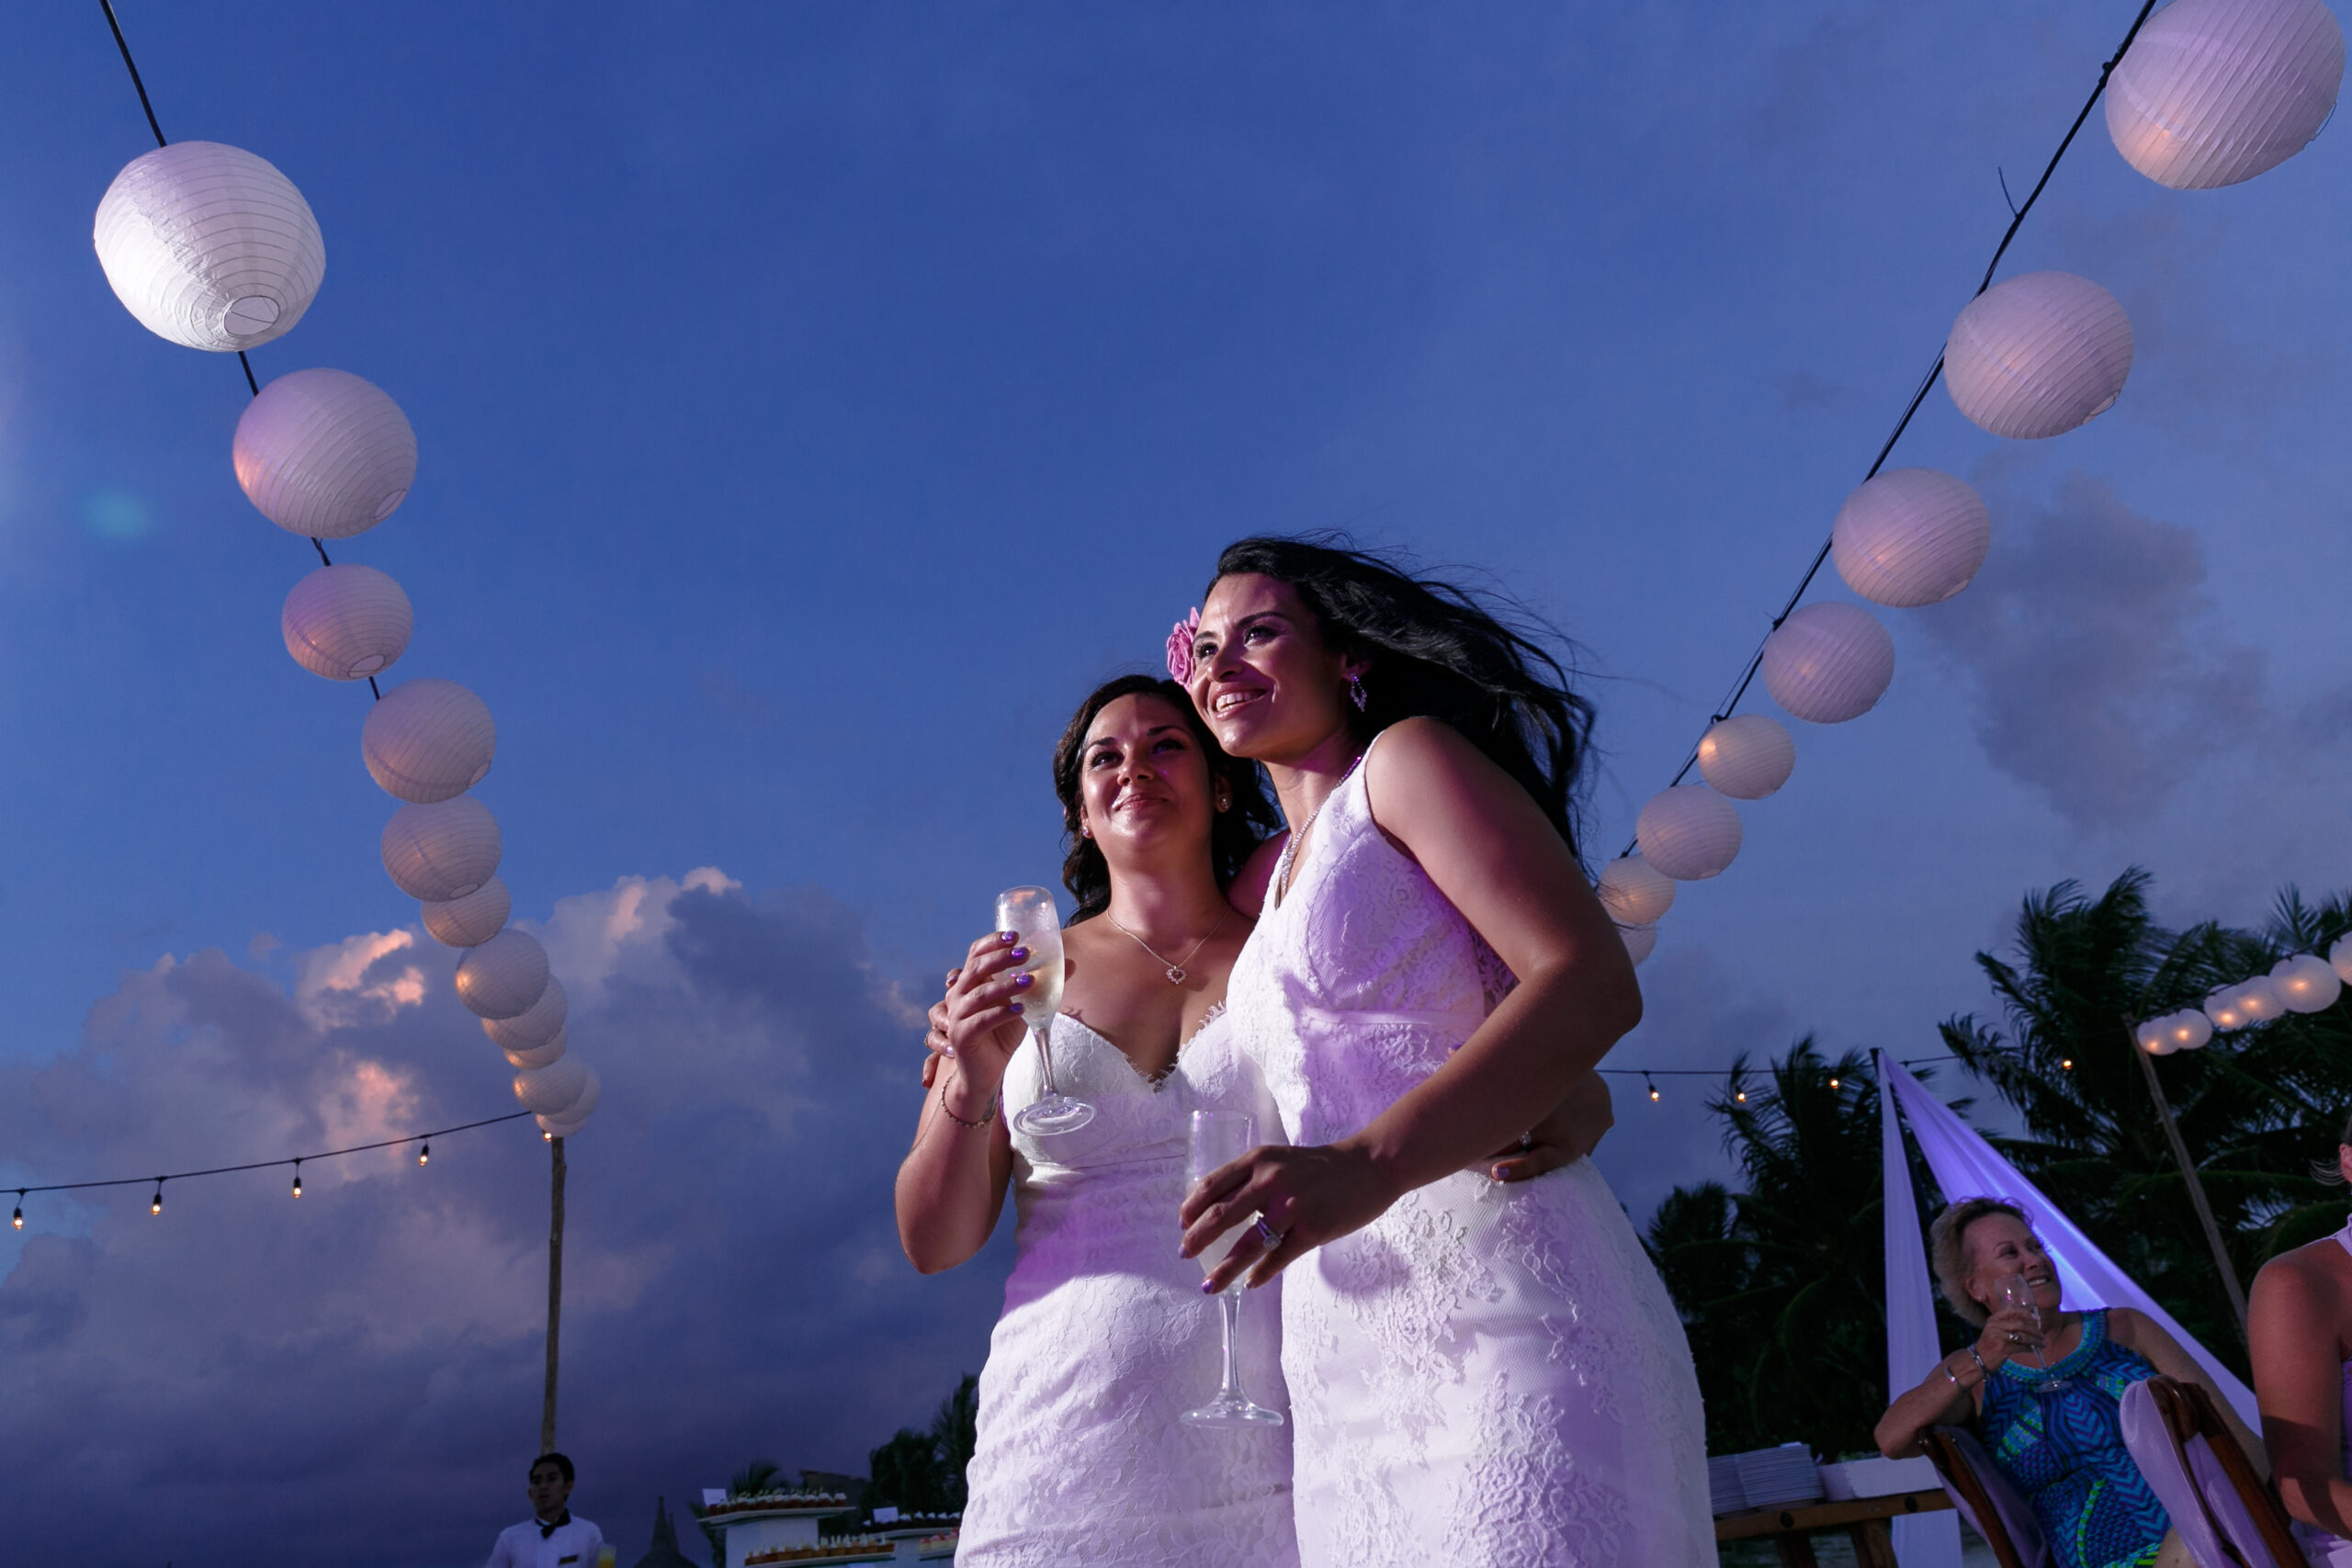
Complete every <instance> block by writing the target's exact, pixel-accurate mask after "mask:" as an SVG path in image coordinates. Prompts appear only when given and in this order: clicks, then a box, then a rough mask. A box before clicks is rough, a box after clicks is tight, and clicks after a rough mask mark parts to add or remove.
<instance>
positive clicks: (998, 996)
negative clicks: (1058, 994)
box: [933, 931, 1035, 1097]
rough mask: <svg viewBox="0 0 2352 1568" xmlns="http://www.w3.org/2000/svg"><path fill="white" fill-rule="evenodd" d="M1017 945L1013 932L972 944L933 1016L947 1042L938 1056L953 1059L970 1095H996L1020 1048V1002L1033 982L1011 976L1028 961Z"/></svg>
mask: <svg viewBox="0 0 2352 1568" xmlns="http://www.w3.org/2000/svg"><path fill="white" fill-rule="evenodd" d="M1018 942H1019V938H1018V937H1017V936H1015V935H1014V934H1013V933H1012V932H1009V931H992V932H990V933H989V935H987V936H984V937H982V938H980V939H979V940H978V942H974V943H972V949H971V952H970V953H967V955H966V956H965V959H964V966H963V967H962V968H961V969H959V970H957V971H956V977H955V978H954V979H953V980H951V981H950V982H949V983H948V986H947V995H946V997H945V998H944V1000H942V1001H941V1002H940V1004H939V1007H938V1009H936V1010H934V1014H933V1016H934V1019H935V1020H936V1021H937V1022H938V1023H939V1024H940V1025H942V1028H941V1029H940V1033H941V1034H942V1035H943V1036H944V1041H945V1044H944V1049H943V1050H942V1051H941V1053H940V1054H941V1055H947V1056H952V1057H954V1058H955V1059H956V1067H957V1069H958V1070H959V1071H960V1072H961V1074H962V1075H963V1077H964V1078H965V1080H966V1083H967V1087H968V1089H969V1090H970V1091H971V1092H972V1093H974V1094H978V1095H979V1096H982V1097H986V1096H988V1095H990V1094H993V1093H995V1092H996V1088H997V1085H998V1084H1000V1083H1001V1082H1002V1081H1003V1079H1004V1067H1005V1064H1006V1063H1007V1062H1009V1061H1011V1060H1012V1054H1013V1052H1015V1051H1017V1050H1019V1049H1020V1048H1021V1039H1022V1035H1023V1032H1024V1031H1025V1029H1026V1027H1027V1025H1026V1023H1025V1021H1023V1018H1022V996H1023V993H1024V992H1026V991H1027V990H1028V989H1029V987H1031V985H1033V984H1034V983H1035V980H1034V977H1033V976H1029V975H1026V974H1016V973H1014V972H1013V971H1015V970H1017V969H1018V968H1019V967H1020V965H1021V964H1023V963H1026V962H1027V961H1028V957H1029V950H1028V949H1027V948H1025V947H1022V946H1020V945H1018ZM933 1059H934V1060H936V1059H937V1058H935V1057H934V1058H933ZM959 1092H961V1091H959Z"/></svg>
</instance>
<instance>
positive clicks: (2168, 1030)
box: [2131, 1014, 2180, 1056]
mask: <svg viewBox="0 0 2352 1568" xmlns="http://www.w3.org/2000/svg"><path fill="white" fill-rule="evenodd" d="M2131 1036H2132V1038H2133V1039H2135V1040H2137V1041H2139V1043H2140V1049H2141V1050H2143V1051H2145V1052H2146V1053H2148V1055H2151V1056H2169V1055H2172V1054H2173V1053H2174V1052H2175V1051H2177V1050H2179V1049H2180V1047H2179V1046H2178V1045H2177V1044H2176V1043H2174V1042H2173V1038H2172V1018H2171V1016H2170V1015H2169V1014H2167V1015H2165V1017H2163V1018H2152V1019H2150V1020H2148V1021H2146V1022H2145V1023H2143V1024H2142V1025H2140V1027H2139V1028H2137V1029H2135V1030H2133V1031H2132V1032H2131Z"/></svg>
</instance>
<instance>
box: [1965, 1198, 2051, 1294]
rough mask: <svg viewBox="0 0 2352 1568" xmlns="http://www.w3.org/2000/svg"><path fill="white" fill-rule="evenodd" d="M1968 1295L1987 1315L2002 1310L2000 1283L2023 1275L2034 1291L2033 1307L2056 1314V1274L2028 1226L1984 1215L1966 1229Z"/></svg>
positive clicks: (2009, 1217)
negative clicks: (2008, 1277) (2010, 1275)
mask: <svg viewBox="0 0 2352 1568" xmlns="http://www.w3.org/2000/svg"><path fill="white" fill-rule="evenodd" d="M1963 1240H1964V1241H1965V1242H1966V1245H1967V1248H1968V1293H1969V1295H1970V1296H1972V1297H1973V1298H1974V1299H1975V1301H1976V1303H1977V1304H1978V1305H1979V1306H1981V1307H1983V1308H1984V1309H1985V1311H1986V1312H1998V1311H2000V1310H2001V1307H2002V1304H2003V1303H2002V1301H2001V1287H2000V1280H2001V1279H2002V1277H2003V1276H2004V1275H2007V1274H2022V1275H2024V1276H2025V1282H2026V1284H2027V1285H2028V1286H2030V1288H2031V1289H2032V1291H2033V1304H2034V1305H2035V1306H2037V1307H2040V1308H2041V1310H2042V1311H2043V1312H2045V1313H2049V1312H2056V1311H2057V1310H2058V1300H2059V1293H2060V1292H2059V1287H2058V1270H2057V1269H2053V1268H2052V1267H2051V1266H2050V1255H2049V1254H2048V1253H2047V1252H2044V1251H2043V1250H2042V1249H2041V1238H2040V1237H2039V1236H2036V1235H2034V1234H2033V1229H2032V1227H2031V1226H2030V1225H2028V1224H2026V1223H2025V1222H2024V1221H2022V1220H2019V1219H2018V1218H2017V1217H2015V1216H2014V1215H2010V1214H1986V1215H1985V1217H1984V1218H1983V1219H1980V1220H1977V1221H1974V1222H1973V1223H1972V1224H1970V1225H1969V1227H1968V1234H1967V1235H1966V1236H1965V1237H1964V1238H1963Z"/></svg>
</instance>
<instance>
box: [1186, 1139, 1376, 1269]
mask: <svg viewBox="0 0 2352 1568" xmlns="http://www.w3.org/2000/svg"><path fill="white" fill-rule="evenodd" d="M1401 1196H1403V1193H1402V1191H1401V1190H1399V1189H1398V1188H1397V1187H1396V1186H1395V1185H1394V1184H1393V1182H1392V1181H1391V1180H1390V1179H1389V1177H1388V1175H1387V1173H1386V1171H1385V1168H1383V1167H1382V1166H1381V1165H1380V1164H1379V1163H1378V1162H1376V1161H1375V1160H1374V1158H1373V1157H1372V1156H1371V1155H1370V1154H1369V1153H1368V1152H1366V1151H1364V1150H1362V1149H1357V1148H1352V1147H1351V1146H1349V1145H1344V1144H1311V1145H1305V1146H1303V1147H1283V1146H1272V1145H1270V1146H1268V1147H1265V1148H1259V1149H1252V1150H1251V1151H1250V1153H1248V1154H1246V1155H1244V1156H1241V1157H1240V1158H1239V1159H1238V1160H1235V1161H1234V1162H1233V1163H1232V1164H1231V1165H1228V1166H1226V1167H1224V1168H1222V1169H1219V1170H1216V1171H1215V1172H1212V1173H1211V1174H1210V1175H1209V1176H1208V1177H1207V1178H1206V1179H1204V1180H1203V1181H1202V1182H1201V1184H1200V1185H1199V1186H1197V1187H1195V1188H1193V1190H1192V1192H1191V1194H1190V1195H1188V1196H1187V1197H1186V1198H1185V1200H1184V1206H1183V1208H1182V1210H1180V1211H1179V1212H1178V1217H1179V1218H1180V1219H1181V1220H1182V1222H1183V1225H1184V1239H1183V1244H1182V1247H1181V1249H1180V1250H1181V1251H1182V1254H1183V1256H1184V1257H1186V1258H1193V1257H1197V1256H1198V1255H1199V1253H1200V1251H1201V1249H1202V1248H1203V1247H1206V1246H1208V1245H1209V1243H1211V1242H1213V1241H1215V1240H1216V1238H1217V1237H1218V1236H1221V1235H1224V1234H1225V1233H1226V1232H1227V1231H1228V1230H1231V1229H1232V1228H1233V1227H1234V1226H1236V1225H1241V1226H1243V1227H1245V1228H1244V1229H1243V1230H1242V1232H1241V1235H1239V1236H1238V1237H1237V1238H1236V1239H1235V1241H1234V1244H1233V1250H1232V1251H1231V1252H1230V1253H1227V1255H1226V1259H1225V1261H1224V1262H1223V1263H1220V1264H1218V1265H1217V1267H1216V1272H1215V1273H1213V1274H1211V1275H1210V1276H1209V1277H1208V1279H1207V1280H1206V1281H1205V1282H1204V1285H1203V1287H1202V1288H1203V1289H1204V1291H1206V1292H1208V1293H1209V1294H1212V1295H1214V1294H1216V1293H1217V1292H1221V1291H1223V1290H1226V1289H1227V1287H1229V1286H1230V1285H1231V1284H1232V1283H1233V1281H1234V1280H1238V1279H1239V1278H1240V1277H1241V1276H1242V1274H1243V1273H1244V1272H1245V1271H1246V1272H1248V1274H1249V1276H1250V1285H1251V1286H1253V1287H1255V1286H1258V1285H1262V1284H1264V1283H1265V1282H1266V1281H1267V1280H1271V1279H1272V1278H1273V1277H1274V1276H1275V1275H1277V1274H1279V1273H1281V1272H1282V1271H1283V1269H1286V1268H1288V1267H1289V1266H1290V1264H1291V1263H1292V1262H1293V1261H1295V1259H1296V1258H1298V1257H1299V1255H1300V1254H1301V1253H1304V1252H1306V1251H1308V1250H1310V1249H1312V1248H1314V1247H1320V1246H1322V1245H1323V1244H1324V1243H1325V1242H1327V1241H1337V1240H1338V1239H1339V1238H1340V1237H1341V1236H1343V1235H1349V1234H1350V1233H1351V1232H1353V1231H1358V1230H1362V1229H1363V1227H1364V1226H1366V1225H1368V1224H1371V1223H1372V1222H1373V1221H1374V1220H1376V1219H1378V1218H1379V1217H1380V1216H1381V1215H1382V1214H1383V1213H1386V1212H1387V1209H1388V1206H1389V1205H1390V1204H1391V1203H1394V1202H1395V1201H1397V1199H1398V1198H1399V1197H1401ZM1253 1216H1254V1217H1256V1218H1257V1220H1258V1224H1250V1220H1251V1219H1252V1217H1253ZM1268 1232H1271V1233H1272V1235H1273V1237H1274V1238H1275V1240H1276V1245H1274V1246H1272V1247H1268V1245H1267V1235H1266V1233H1268Z"/></svg>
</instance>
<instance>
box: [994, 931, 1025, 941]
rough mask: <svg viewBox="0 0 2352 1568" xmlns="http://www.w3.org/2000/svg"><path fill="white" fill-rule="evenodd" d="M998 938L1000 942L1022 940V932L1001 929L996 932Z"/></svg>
mask: <svg viewBox="0 0 2352 1568" xmlns="http://www.w3.org/2000/svg"><path fill="white" fill-rule="evenodd" d="M996 939H997V941H999V942H1019V941H1020V940H1021V933H1020V932H1019V931H999V932H997V933H996Z"/></svg>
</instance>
